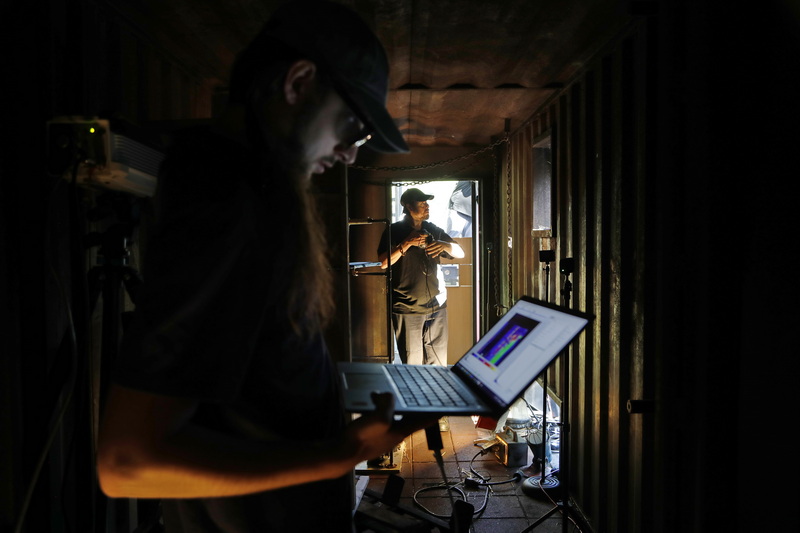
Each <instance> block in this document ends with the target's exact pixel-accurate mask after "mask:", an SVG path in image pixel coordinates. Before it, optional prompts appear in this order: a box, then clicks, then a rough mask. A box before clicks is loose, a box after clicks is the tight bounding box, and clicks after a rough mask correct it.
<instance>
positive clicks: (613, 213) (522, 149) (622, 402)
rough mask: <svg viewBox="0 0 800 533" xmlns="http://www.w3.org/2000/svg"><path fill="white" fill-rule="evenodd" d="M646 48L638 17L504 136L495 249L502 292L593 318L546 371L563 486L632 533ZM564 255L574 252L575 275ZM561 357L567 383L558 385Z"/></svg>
mask: <svg viewBox="0 0 800 533" xmlns="http://www.w3.org/2000/svg"><path fill="white" fill-rule="evenodd" d="M648 54H649V47H648V40H647V33H646V31H645V27H644V26H642V27H641V28H639V29H638V30H636V31H634V32H633V33H632V34H631V35H630V36H628V37H627V38H625V39H624V40H621V41H620V42H618V43H615V44H614V46H613V47H611V48H610V49H609V50H608V51H607V52H606V53H604V54H602V56H601V57H599V58H598V59H597V61H596V62H595V63H593V64H592V65H590V66H589V68H587V70H586V71H585V72H584V73H583V74H582V75H581V77H580V78H579V79H577V80H575V81H574V82H573V83H571V84H570V85H569V87H567V88H565V90H564V91H562V93H561V94H560V95H558V96H557V97H556V98H555V99H554V100H553V101H552V102H551V103H550V104H549V105H548V106H547V107H546V108H545V109H543V110H542V112H541V114H539V115H537V116H535V117H533V119H532V120H531V121H529V123H527V124H526V125H524V126H523V127H521V128H519V129H518V130H517V131H515V132H513V133H512V135H511V138H510V154H509V153H506V154H504V156H503V157H504V158H505V159H504V160H503V161H502V163H501V164H500V165H499V167H501V168H502V171H501V172H498V175H499V177H500V179H498V180H497V184H496V187H497V192H496V194H497V202H498V207H499V209H500V212H501V213H502V216H501V217H500V219H501V221H502V222H501V223H500V224H499V226H500V227H499V228H498V231H500V232H502V231H505V230H507V231H508V235H509V237H510V240H511V243H512V246H511V248H510V253H509V254H507V255H506V256H505V257H502V261H503V262H504V266H503V267H502V268H501V270H503V269H504V268H508V265H509V262H510V269H509V272H508V275H507V276H506V279H504V280H503V284H504V293H505V294H511V295H512V297H513V299H516V298H518V297H519V296H520V295H523V294H528V295H533V296H534V297H538V298H541V299H546V300H549V301H552V302H557V303H559V304H561V305H568V306H570V307H573V308H576V309H580V310H583V311H586V312H589V313H591V314H593V315H594V316H595V318H594V321H593V323H592V324H591V327H590V328H589V329H588V330H587V331H586V332H585V334H583V335H582V336H581V337H580V339H579V341H578V342H576V343H575V344H573V347H572V349H571V351H569V352H567V353H565V354H562V356H560V357H559V359H558V360H557V361H556V362H555V363H554V364H553V365H552V366H551V368H550V369H549V372H548V376H547V377H548V384H549V386H550V387H551V388H552V389H553V390H554V392H555V394H556V395H557V396H559V397H562V399H563V396H565V394H564V393H565V392H567V393H568V394H569V396H568V397H567V399H568V404H569V413H568V419H567V422H568V424H569V429H570V431H569V434H568V437H569V441H568V443H569V447H568V448H567V450H569V453H570V457H569V461H568V463H567V464H568V470H569V472H568V474H569V486H570V489H571V493H572V496H573V498H574V502H575V504H576V505H577V506H578V507H579V509H580V510H581V511H582V512H583V513H584V514H585V515H586V516H587V517H588V519H589V520H590V523H591V524H592V526H593V527H594V528H595V529H596V530H597V531H635V530H637V526H636V524H639V525H640V524H641V521H642V516H640V513H641V510H642V508H643V506H642V499H643V498H644V497H646V496H647V494H646V490H647V488H646V485H645V484H644V483H643V482H642V479H643V478H644V477H647V476H648V474H649V472H648V468H649V467H648V465H649V464H650V462H649V459H648V458H647V457H645V450H648V449H650V446H649V445H646V443H645V441H646V440H647V439H648V438H650V437H649V435H650V434H651V433H652V432H651V431H648V428H647V427H645V426H644V422H643V419H642V417H641V416H637V415H636V414H629V413H628V411H627V402H628V400H629V399H633V400H640V399H644V398H647V397H648V394H651V393H652V391H651V389H652V369H651V368H650V367H649V366H648V364H647V361H646V359H645V357H644V347H645V344H646V342H647V318H648V316H647V313H646V306H647V298H648V293H647V276H648V271H647V268H646V265H647V258H648V254H649V253H651V249H650V248H649V241H648V230H649V221H648V218H647V216H648V210H647V206H648V195H647V177H648V163H649V161H648V145H647V143H646V141H647V136H646V132H647V130H648V106H649V102H650V101H649V99H648V97H649V96H650V94H649V92H648V91H650V90H651V89H652V87H651V85H650V81H651V80H650V76H649V74H648V72H649V70H648ZM547 135H550V138H551V143H552V167H551V172H552V176H553V182H552V209H553V222H554V224H553V227H552V229H551V230H550V231H541V230H540V231H533V232H532V228H533V216H534V214H535V213H534V207H533V201H532V198H533V196H534V194H533V188H534V184H535V183H536V181H537V179H543V177H542V176H537V175H536V173H535V172H534V171H533V168H534V167H535V165H534V161H533V157H534V156H533V151H532V150H533V145H534V144H536V143H537V142H539V140H540V139H542V138H543V137H545V136H547ZM509 155H510V158H509V157H507V156H509ZM498 159H499V158H498ZM498 240H499V239H498ZM540 250H554V251H555V261H553V262H552V263H549V262H541V261H540V258H539V251H540ZM565 258H572V259H573V260H574V272H572V273H570V272H569V271H570V270H571V268H570V266H569V263H568V262H565V261H563V260H564V259H565ZM548 266H549V269H550V271H549V282H548V272H547V270H546V269H547V268H548ZM565 267H566V273H564V272H562V271H561V270H562V269H563V268H565ZM567 282H569V283H571V287H570V285H569V284H568V283H567ZM548 286H549V291H548V290H547V288H548ZM568 300H569V301H568ZM566 357H570V359H569V361H565V358H566ZM567 362H568V363H569V365H568V367H569V380H570V381H569V384H568V387H564V386H563V382H562V381H561V379H562V374H563V371H564V368H565V363H567ZM565 389H566V390H565Z"/></svg>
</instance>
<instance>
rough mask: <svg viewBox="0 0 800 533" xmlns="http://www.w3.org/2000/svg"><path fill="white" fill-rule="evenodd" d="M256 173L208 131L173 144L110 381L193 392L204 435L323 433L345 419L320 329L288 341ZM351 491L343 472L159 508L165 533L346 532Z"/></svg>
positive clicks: (244, 153) (297, 436)
mask: <svg viewBox="0 0 800 533" xmlns="http://www.w3.org/2000/svg"><path fill="white" fill-rule="evenodd" d="M259 175H263V172H261V171H260V170H259V164H258V162H257V159H256V158H255V157H254V156H253V155H252V154H251V153H250V151H249V150H248V149H247V148H245V147H244V146H242V145H240V144H238V143H236V142H233V141H232V140H230V139H228V138H226V137H223V136H220V135H217V134H214V133H211V132H209V131H206V130H201V131H193V132H191V133H186V134H184V135H183V136H181V137H180V138H179V140H178V141H176V143H175V144H174V145H173V147H172V148H171V150H170V151H169V153H168V154H167V158H166V159H165V161H164V166H163V167H162V172H161V174H160V175H159V190H158V192H157V195H156V198H155V200H156V201H155V205H156V210H155V211H156V224H155V229H154V230H153V232H152V234H151V235H150V236H149V237H148V245H147V249H146V251H145V252H146V255H145V260H146V264H145V265H144V269H143V277H144V280H145V284H144V287H143V292H142V293H141V294H140V295H139V298H138V300H137V309H136V315H135V319H134V322H133V324H132V326H131V328H130V330H129V331H128V332H126V335H125V338H124V341H123V345H122V349H121V354H120V358H119V360H118V365H117V368H116V372H115V380H116V382H117V383H119V384H121V385H123V386H126V387H130V388H134V389H138V390H143V391H147V392H152V393H157V394H164V395H169V396H179V397H185V398H192V399H195V400H197V401H198V402H199V408H198V411H197V414H196V415H195V419H194V420H193V421H194V422H195V423H198V424H201V425H203V426H205V427H209V428H211V429H215V430H218V431H222V432H225V433H229V434H233V435H238V436H245V437H248V438H252V439H264V440H279V439H280V440H283V439H286V440H318V441H322V440H324V439H327V438H331V437H334V436H336V435H339V434H340V433H341V431H342V428H343V425H344V416H343V411H342V410H341V406H340V404H339V394H338V388H337V381H336V377H335V373H334V367H333V364H332V361H331V360H330V357H329V354H328V352H327V349H326V347H325V343H324V340H323V338H322V336H321V334H317V335H312V336H311V337H310V338H299V337H298V336H297V335H294V334H293V333H292V329H291V327H290V326H289V325H288V323H287V322H286V320H285V318H284V317H283V316H282V315H284V314H285V313H283V312H282V311H283V309H281V308H280V306H279V305H278V304H276V294H277V293H278V291H279V290H280V288H281V287H282V286H283V285H285V283H286V281H285V279H275V278H276V276H275V275H274V273H275V270H276V268H277V267H276V261H275V258H277V257H280V255H279V254H280V253H281V251H280V247H278V248H277V249H276V247H275V246H274V245H272V244H268V238H267V237H268V236H271V237H274V228H270V227H269V226H268V223H267V222H268V218H267V216H268V215H270V218H269V220H270V221H272V220H274V218H273V217H274V215H275V212H274V209H273V206H274V204H276V202H274V201H273V199H270V198H267V197H264V195H263V193H261V192H259V189H260V187H258V186H255V185H254V184H253V183H252V182H253V181H254V177H256V176H259ZM277 179H280V178H277ZM287 179H288V178H287ZM273 240H274V239H273ZM352 490H353V485H352V478H351V476H345V477H343V478H340V479H337V480H333V481H326V482H320V483H310V484H305V485H299V486H296V487H290V488H287V489H280V490H274V491H267V492H263V493H259V494H254V495H250V496H245V497H228V498H206V499H189V500H164V501H163V502H162V503H163V507H164V516H165V520H166V521H167V531H168V532H172V531H176V532H183V531H186V532H189V531H191V532H206V531H214V532H218V531H224V532H226V533H227V532H237V533H238V532H253V531H258V532H268V531H280V532H285V531H350V530H351V527H352V526H351V510H352Z"/></svg>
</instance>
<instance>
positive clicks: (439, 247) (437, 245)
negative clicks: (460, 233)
mask: <svg viewBox="0 0 800 533" xmlns="http://www.w3.org/2000/svg"><path fill="white" fill-rule="evenodd" d="M449 251H450V243H449V242H443V241H433V242H432V243H431V244H429V245H428V246H427V247H426V248H425V253H426V254H428V255H429V256H431V257H439V255H441V253H442V252H449Z"/></svg>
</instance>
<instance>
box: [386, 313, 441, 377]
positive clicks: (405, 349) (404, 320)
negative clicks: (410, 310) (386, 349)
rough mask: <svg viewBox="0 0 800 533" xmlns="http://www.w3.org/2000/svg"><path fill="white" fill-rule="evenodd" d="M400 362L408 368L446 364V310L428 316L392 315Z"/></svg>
mask: <svg viewBox="0 0 800 533" xmlns="http://www.w3.org/2000/svg"><path fill="white" fill-rule="evenodd" d="M392 326H394V335H395V339H397V351H398V353H399V355H400V361H401V362H402V363H403V364H409V365H441V366H445V365H447V308H444V309H439V310H438V311H436V312H435V313H432V314H429V315H405V314H398V313H392Z"/></svg>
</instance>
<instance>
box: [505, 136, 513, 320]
mask: <svg viewBox="0 0 800 533" xmlns="http://www.w3.org/2000/svg"><path fill="white" fill-rule="evenodd" d="M506 141H507V144H506V218H507V223H508V236H507V239H506V249H507V250H508V308H511V306H512V305H514V292H513V290H512V288H513V279H512V269H511V260H512V246H513V244H514V242H513V240H512V241H511V242H510V243H509V242H508V240H509V239H512V238H513V234H512V231H511V229H512V228H511V138H510V136H509V134H508V132H506ZM509 244H511V245H512V246H509Z"/></svg>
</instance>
